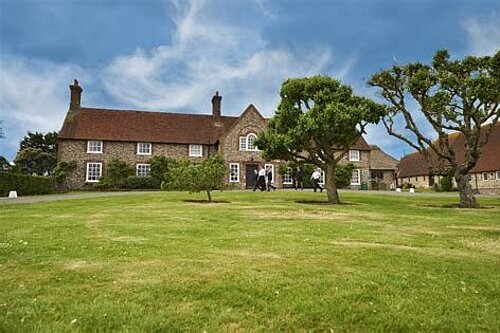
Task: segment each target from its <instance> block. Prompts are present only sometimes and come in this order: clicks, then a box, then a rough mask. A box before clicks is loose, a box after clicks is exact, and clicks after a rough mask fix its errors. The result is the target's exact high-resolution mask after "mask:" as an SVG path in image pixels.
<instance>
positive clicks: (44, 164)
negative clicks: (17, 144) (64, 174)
mask: <svg viewBox="0 0 500 333" xmlns="http://www.w3.org/2000/svg"><path fill="white" fill-rule="evenodd" d="M56 162H57V160H56V156H55V154H50V153H46V152H44V151H43V150H42V149H40V148H25V149H21V150H20V151H19V152H18V153H17V156H16V158H15V159H14V163H15V164H16V167H17V169H18V170H19V171H20V172H22V173H26V174H36V175H39V176H47V175H50V174H52V172H53V170H54V167H55V165H56Z"/></svg>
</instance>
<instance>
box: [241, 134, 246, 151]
mask: <svg viewBox="0 0 500 333" xmlns="http://www.w3.org/2000/svg"><path fill="white" fill-rule="evenodd" d="M240 150H247V138H246V137H244V136H240Z"/></svg>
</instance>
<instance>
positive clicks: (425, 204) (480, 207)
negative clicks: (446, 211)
mask: <svg viewBox="0 0 500 333" xmlns="http://www.w3.org/2000/svg"><path fill="white" fill-rule="evenodd" d="M415 206H417V207H427V208H455V209H491V208H495V207H491V206H480V205H477V206H476V207H469V206H463V205H461V204H446V205H440V204H431V203H424V204H416V205H415Z"/></svg>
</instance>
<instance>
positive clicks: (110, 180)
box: [98, 158, 135, 189]
mask: <svg viewBox="0 0 500 333" xmlns="http://www.w3.org/2000/svg"><path fill="white" fill-rule="evenodd" d="M134 173H135V171H134V168H132V167H131V166H130V165H129V164H128V163H127V162H125V161H122V160H120V159H116V158H114V159H112V160H111V161H109V163H108V165H107V167H106V173H105V175H104V176H103V177H101V179H100V180H99V182H100V183H101V185H98V186H104V187H106V186H108V187H110V188H115V189H116V188H125V187H126V185H127V178H128V177H129V176H133V175H134Z"/></svg>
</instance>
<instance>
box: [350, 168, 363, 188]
mask: <svg viewBox="0 0 500 333" xmlns="http://www.w3.org/2000/svg"><path fill="white" fill-rule="evenodd" d="M351 185H361V172H360V170H359V169H354V170H352V176H351Z"/></svg>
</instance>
